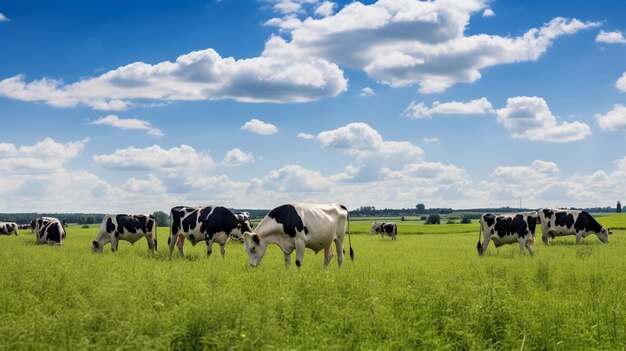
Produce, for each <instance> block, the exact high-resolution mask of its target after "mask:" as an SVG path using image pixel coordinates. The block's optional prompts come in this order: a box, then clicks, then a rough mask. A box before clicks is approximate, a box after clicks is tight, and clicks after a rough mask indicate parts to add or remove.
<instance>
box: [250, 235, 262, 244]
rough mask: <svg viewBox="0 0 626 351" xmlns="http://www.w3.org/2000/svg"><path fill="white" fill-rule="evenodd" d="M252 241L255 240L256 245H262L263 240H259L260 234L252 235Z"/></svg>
mask: <svg viewBox="0 0 626 351" xmlns="http://www.w3.org/2000/svg"><path fill="white" fill-rule="evenodd" d="M252 240H254V243H255V244H257V245H259V244H260V243H261V238H259V235H258V234H252Z"/></svg>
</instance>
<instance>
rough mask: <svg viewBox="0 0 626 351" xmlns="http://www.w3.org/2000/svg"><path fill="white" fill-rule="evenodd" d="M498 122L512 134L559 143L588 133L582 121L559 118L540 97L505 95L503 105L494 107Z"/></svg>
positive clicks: (577, 138) (588, 130) (581, 137)
mask: <svg viewBox="0 0 626 351" xmlns="http://www.w3.org/2000/svg"><path fill="white" fill-rule="evenodd" d="M497 116H498V118H497V119H498V122H500V123H502V124H503V125H504V127H505V128H507V129H508V130H510V131H511V132H512V136H513V138H517V139H526V140H533V141H545V142H554V143H563V142H571V141H577V140H582V139H584V138H585V137H587V136H588V135H590V134H591V129H590V128H589V126H588V125H587V124H585V123H582V122H561V123H558V122H557V119H556V117H554V115H552V112H551V111H550V109H549V108H548V104H547V103H546V101H545V100H544V99H542V98H540V97H536V96H533V97H529V96H518V97H512V98H508V99H507V105H506V107H504V108H501V109H499V110H497Z"/></svg>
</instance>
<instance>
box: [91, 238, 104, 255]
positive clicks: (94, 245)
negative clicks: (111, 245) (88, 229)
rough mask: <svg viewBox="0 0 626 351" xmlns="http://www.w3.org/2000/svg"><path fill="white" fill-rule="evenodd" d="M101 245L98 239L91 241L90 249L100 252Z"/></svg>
mask: <svg viewBox="0 0 626 351" xmlns="http://www.w3.org/2000/svg"><path fill="white" fill-rule="evenodd" d="M103 247H104V245H102V244H101V243H100V242H99V241H98V240H94V241H92V242H91V251H93V252H102V248H103Z"/></svg>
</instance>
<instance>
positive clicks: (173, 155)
mask: <svg viewBox="0 0 626 351" xmlns="http://www.w3.org/2000/svg"><path fill="white" fill-rule="evenodd" d="M93 160H94V161H95V162H96V163H97V164H99V165H101V166H104V167H108V168H113V169H127V170H160V171H163V172H168V173H172V172H180V171H183V172H190V171H192V170H196V169H199V168H200V169H206V168H210V167H212V166H213V165H214V162H213V159H212V158H211V157H210V156H209V155H208V153H206V152H198V151H196V150H195V149H194V148H193V147H191V146H189V145H184V144H183V145H181V146H180V147H173V148H171V149H163V148H161V147H160V146H159V145H152V146H149V147H146V148H137V147H134V146H131V147H128V148H126V149H118V150H116V151H115V152H113V153H112V154H108V155H107V154H103V155H94V156H93Z"/></svg>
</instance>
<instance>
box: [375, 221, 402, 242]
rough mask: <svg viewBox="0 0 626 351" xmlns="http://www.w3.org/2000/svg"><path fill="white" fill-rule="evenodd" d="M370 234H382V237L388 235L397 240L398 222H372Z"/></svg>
mask: <svg viewBox="0 0 626 351" xmlns="http://www.w3.org/2000/svg"><path fill="white" fill-rule="evenodd" d="M370 234H380V237H381V238H384V237H385V235H386V236H388V237H391V240H396V238H397V237H398V224H396V223H395V222H378V221H376V222H372V228H371V229H370Z"/></svg>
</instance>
